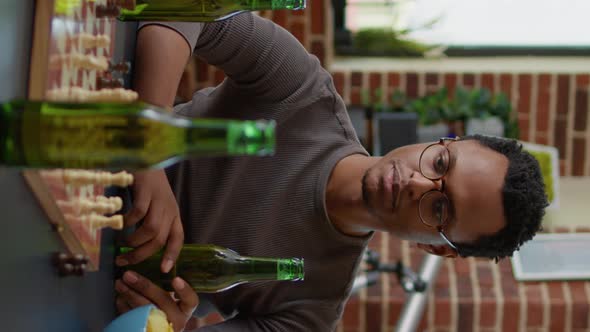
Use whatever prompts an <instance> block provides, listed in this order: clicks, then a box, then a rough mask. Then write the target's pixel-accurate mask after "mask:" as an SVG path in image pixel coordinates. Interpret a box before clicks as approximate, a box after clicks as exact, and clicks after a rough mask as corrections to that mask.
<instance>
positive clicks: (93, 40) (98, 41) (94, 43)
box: [69, 32, 111, 49]
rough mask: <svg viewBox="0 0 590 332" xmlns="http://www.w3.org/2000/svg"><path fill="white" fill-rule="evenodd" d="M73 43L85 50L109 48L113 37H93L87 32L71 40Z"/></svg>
mask: <svg viewBox="0 0 590 332" xmlns="http://www.w3.org/2000/svg"><path fill="white" fill-rule="evenodd" d="M69 41H70V42H71V43H74V44H75V45H78V46H79V47H81V48H83V49H90V48H98V47H102V48H107V47H109V46H110V45H111V37H110V36H108V35H93V34H90V33H87V32H82V33H79V34H77V35H74V36H73V37H71V38H69Z"/></svg>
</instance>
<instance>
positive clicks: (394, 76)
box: [387, 73, 400, 89]
mask: <svg viewBox="0 0 590 332" xmlns="http://www.w3.org/2000/svg"><path fill="white" fill-rule="evenodd" d="M387 86H388V87H389V88H390V89H391V88H393V89H396V88H399V87H400V75H399V74H398V73H388V74H387Z"/></svg>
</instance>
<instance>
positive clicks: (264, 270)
mask: <svg viewBox="0 0 590 332" xmlns="http://www.w3.org/2000/svg"><path fill="white" fill-rule="evenodd" d="M130 250H132V249H131V248H127V247H121V248H119V253H125V252H129V251H130ZM161 261H162V255H161V253H159V254H156V255H154V256H152V257H150V258H148V259H146V260H144V261H143V262H141V263H139V264H135V265H129V266H126V267H125V270H127V269H129V270H132V271H135V272H137V273H139V274H141V275H143V276H145V277H146V278H148V279H150V280H151V281H152V282H154V283H155V284H156V285H158V286H160V287H162V288H163V289H165V290H167V291H173V290H174V289H173V288H172V279H174V277H176V276H179V277H181V278H183V279H184V280H185V281H186V282H188V283H189V284H190V285H191V286H192V287H193V289H194V290H195V291H196V292H202V293H214V292H220V291H224V290H227V289H229V288H232V287H234V286H236V285H239V284H242V283H246V282H252V281H273V280H291V281H299V280H303V277H304V270H303V259H299V258H264V257H247V256H240V255H239V254H238V253H236V252H235V251H233V250H230V249H227V248H223V247H219V246H216V245H210V244H185V245H184V246H183V247H182V250H181V252H180V255H179V256H178V259H177V260H176V265H175V266H174V267H173V268H172V270H171V271H170V272H169V273H163V272H161V270H160V264H161ZM120 272H122V270H121V271H120Z"/></svg>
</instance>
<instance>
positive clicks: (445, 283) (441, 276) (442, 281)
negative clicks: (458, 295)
mask: <svg viewBox="0 0 590 332" xmlns="http://www.w3.org/2000/svg"><path fill="white" fill-rule="evenodd" d="M449 281H450V278H449V269H448V268H447V264H444V263H443V264H441V267H440V270H439V271H438V274H437V275H436V279H435V280H434V285H435V286H434V287H435V288H434V292H435V293H436V298H437V299H438V298H439V297H440V296H441V295H440V294H439V293H438V292H439V291H443V292H444V294H446V295H445V297H448V296H449V295H448V294H449Z"/></svg>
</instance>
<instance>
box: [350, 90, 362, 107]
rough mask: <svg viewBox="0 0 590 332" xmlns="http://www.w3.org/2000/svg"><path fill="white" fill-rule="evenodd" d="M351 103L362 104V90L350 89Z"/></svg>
mask: <svg viewBox="0 0 590 332" xmlns="http://www.w3.org/2000/svg"><path fill="white" fill-rule="evenodd" d="M350 103H351V104H352V105H362V98H361V92H360V90H359V89H352V91H350Z"/></svg>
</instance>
